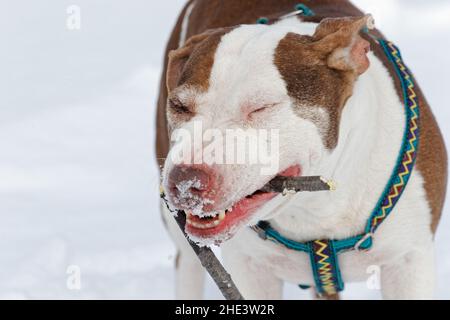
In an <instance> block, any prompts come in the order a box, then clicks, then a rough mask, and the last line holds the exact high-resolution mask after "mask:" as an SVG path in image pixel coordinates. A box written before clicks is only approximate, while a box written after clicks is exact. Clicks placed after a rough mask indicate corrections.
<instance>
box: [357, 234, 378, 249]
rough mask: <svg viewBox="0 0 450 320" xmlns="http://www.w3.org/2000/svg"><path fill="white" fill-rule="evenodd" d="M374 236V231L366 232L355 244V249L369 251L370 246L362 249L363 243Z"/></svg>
mask: <svg viewBox="0 0 450 320" xmlns="http://www.w3.org/2000/svg"><path fill="white" fill-rule="evenodd" d="M372 237H373V233H372V232H369V233H366V234H365V235H364V236H363V237H362V238H361V239H360V240H359V241H358V242H357V243H356V244H355V246H354V249H355V250H356V251H361V252H366V251H369V249H370V248H368V249H360V248H361V245H362V244H363V243H364V242H365V241H366V240H367V239H370V238H372Z"/></svg>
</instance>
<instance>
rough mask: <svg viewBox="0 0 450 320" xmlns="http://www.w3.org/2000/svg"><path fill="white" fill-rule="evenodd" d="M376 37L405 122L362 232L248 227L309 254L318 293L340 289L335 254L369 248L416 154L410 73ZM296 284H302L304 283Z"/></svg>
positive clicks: (414, 99) (416, 105)
mask: <svg viewBox="0 0 450 320" xmlns="http://www.w3.org/2000/svg"><path fill="white" fill-rule="evenodd" d="M376 41H377V43H378V44H379V45H380V46H381V47H382V48H383V51H384V54H385V55H386V56H387V58H388V59H389V61H390V62H391V63H392V65H393V67H394V69H395V72H396V74H397V76H398V78H399V80H400V83H401V87H402V92H403V100H404V108H405V116H406V117H405V118H406V126H405V131H404V134H403V140H402V144H401V147H400V151H399V154H398V158H397V162H396V165H395V167H394V169H393V171H392V175H391V177H390V179H389V181H388V183H387V184H386V187H385V189H384V191H383V193H382V194H381V196H380V198H379V200H378V202H377V204H376V206H375V208H374V209H373V211H372V213H371V215H370V218H369V219H368V221H367V224H366V227H365V230H364V232H363V233H362V234H360V235H357V236H354V237H350V238H346V239H342V240H329V239H321V240H313V241H309V242H296V241H293V240H290V239H288V238H286V237H284V236H283V235H281V233H279V232H278V231H276V230H275V229H273V228H272V227H271V226H270V224H269V223H268V222H266V221H260V222H259V223H258V224H257V225H256V226H253V227H252V229H253V230H255V231H256V232H257V233H258V235H259V236H260V237H261V238H262V239H264V240H272V241H273V242H275V243H277V244H280V245H283V246H284V247H286V248H288V249H291V250H295V251H302V252H306V253H308V254H309V257H310V262H311V266H312V271H313V276H314V282H315V289H316V292H317V294H318V295H320V296H323V295H324V296H331V295H335V294H337V293H338V292H339V291H342V290H343V289H344V282H343V280H342V276H341V272H340V268H339V256H338V255H339V254H341V253H343V252H346V251H352V250H356V251H368V250H370V249H371V248H372V245H373V235H374V234H375V232H376V230H377V229H378V227H379V226H380V225H381V223H382V222H383V221H384V220H385V219H386V218H387V217H388V216H389V214H390V213H391V212H392V210H393V209H394V207H395V205H396V204H397V202H398V200H399V199H400V197H401V195H402V194H403V191H404V190H405V187H406V185H407V184H408V181H409V178H410V177H411V173H412V171H413V168H414V164H415V161H416V157H417V150H418V144H419V117H420V112H419V101H418V97H417V95H416V92H415V87H416V86H415V83H414V80H413V77H412V75H411V72H410V71H409V70H408V68H407V67H406V66H405V64H404V63H403V59H402V57H401V54H400V51H399V49H398V48H397V47H396V46H395V45H394V44H393V43H392V42H388V41H385V40H382V39H376ZM300 287H302V288H304V287H305V286H300Z"/></svg>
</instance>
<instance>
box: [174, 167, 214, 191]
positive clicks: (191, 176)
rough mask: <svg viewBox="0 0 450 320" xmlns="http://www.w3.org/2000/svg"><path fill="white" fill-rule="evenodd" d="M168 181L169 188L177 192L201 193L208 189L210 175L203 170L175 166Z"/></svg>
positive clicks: (210, 179)
mask: <svg viewBox="0 0 450 320" xmlns="http://www.w3.org/2000/svg"><path fill="white" fill-rule="evenodd" d="M169 179H170V183H171V186H172V187H174V188H177V189H178V190H179V191H187V192H193V193H201V192H205V191H207V190H208V188H209V187H210V185H211V181H212V175H211V174H210V173H209V172H207V171H206V170H205V169H201V168H196V167H188V166H177V167H175V168H174V169H173V170H172V172H171V173H170V177H169ZM180 189H181V190H180Z"/></svg>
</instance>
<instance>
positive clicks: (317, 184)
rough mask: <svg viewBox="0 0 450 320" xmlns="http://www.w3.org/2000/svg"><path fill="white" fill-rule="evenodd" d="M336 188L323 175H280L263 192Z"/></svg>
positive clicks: (294, 191)
mask: <svg viewBox="0 0 450 320" xmlns="http://www.w3.org/2000/svg"><path fill="white" fill-rule="evenodd" d="M330 190H334V183H333V182H332V181H327V180H325V179H323V178H322V177H318V176H317V177H282V176H278V177H275V178H274V179H272V180H271V181H269V183H268V184H266V185H265V186H264V187H263V188H262V189H260V190H259V191H262V192H278V193H291V192H292V193H296V192H304V191H309V192H312V191H330Z"/></svg>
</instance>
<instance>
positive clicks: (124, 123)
mask: <svg viewBox="0 0 450 320" xmlns="http://www.w3.org/2000/svg"><path fill="white" fill-rule="evenodd" d="M355 2H356V4H357V5H359V6H360V7H361V8H363V9H364V10H365V11H367V12H371V13H373V15H374V16H375V19H376V22H377V25H378V27H380V28H381V29H382V30H383V31H384V33H385V34H386V35H387V36H388V37H389V38H390V39H391V40H393V41H394V42H395V43H397V44H398V45H399V46H400V48H401V49H402V51H403V56H404V58H405V60H406V61H407V63H408V65H409V66H410V68H411V69H412V70H413V71H414V72H415V74H416V76H417V78H418V79H419V80H420V84H421V86H422V87H423V89H424V91H425V93H426V95H427V97H428V99H429V101H430V103H431V105H432V107H433V110H434V112H435V114H436V116H437V118H438V120H439V122H440V125H441V128H442V129H443V131H444V134H445V135H446V138H447V141H450V124H449V122H448V121H449V119H450V117H449V115H450V107H449V106H448V94H449V90H450V83H449V80H448V79H449V77H448V74H449V73H450V62H449V61H450V58H449V57H450V54H449V50H450V41H449V40H450V38H449V34H450V19H449V18H448V17H449V16H450V2H449V1H446V0H432V1H431V0H429V1H424V0H377V1H373V0H358V1H355ZM72 4H75V5H78V6H79V7H80V8H81V10H82V11H81V19H82V20H81V30H79V31H70V30H68V29H67V27H66V19H67V13H66V10H67V7H68V6H69V5H72ZM183 4H184V0H166V1H148V0H127V1H124V0H123V1H118V0H115V1H107V0H71V1H67V0H53V1H51V0H40V1H31V0H27V1H24V0H15V1H11V0H0V41H1V42H0V43H1V44H0V45H1V47H0V298H4V299H6V298H7V299H39V298H43V299H49V298H62V299H78V298H82V299H86V298H94V299H113V298H118V299H131V298H136V299H172V298H173V297H174V291H173V282H174V275H173V268H172V266H173V263H174V262H173V260H174V247H173V245H172V243H171V242H170V240H169V238H168V236H167V234H166V232H165V229H164V227H163V225H162V223H161V221H160V215H159V212H158V207H159V205H158V172H157V168H156V165H155V160H154V151H153V150H154V135H155V132H154V113H155V101H156V95H157V91H158V83H159V77H160V70H161V61H162V55H163V48H164V46H165V43H166V40H167V38H168V35H169V33H170V31H171V28H172V25H173V23H174V21H175V18H176V16H177V15H178V13H179V11H180V9H181V7H182V5H183ZM448 211H449V210H448V208H447V210H446V211H445V212H444V215H443V220H442V223H441V225H440V228H439V232H438V234H437V238H436V242H437V248H438V250H437V251H438V253H439V255H438V257H437V269H438V275H439V278H438V279H439V284H438V291H437V297H439V298H442V299H449V298H450V289H449V288H448V284H449V283H450V249H449V246H448V243H449V241H450V212H448ZM72 265H74V266H78V267H79V268H80V270H81V289H80V290H70V289H69V288H68V287H67V285H66V282H67V279H68V274H67V270H68V267H69V266H72ZM347 287H348V290H347V291H346V292H345V294H344V297H345V298H347V299H359V298H379V297H380V294H379V291H377V290H369V289H367V286H366V285H365V284H364V283H363V284H351V285H348V286H347ZM285 291H286V297H287V298H289V299H297V298H305V297H309V294H307V293H305V292H302V291H301V290H299V289H297V288H296V287H295V285H293V284H292V285H287V286H286V290H285ZM206 296H207V298H210V299H211V298H221V295H220V293H219V292H218V291H217V289H216V288H215V287H214V285H213V284H212V282H211V281H209V282H208V284H207V288H206Z"/></svg>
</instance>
